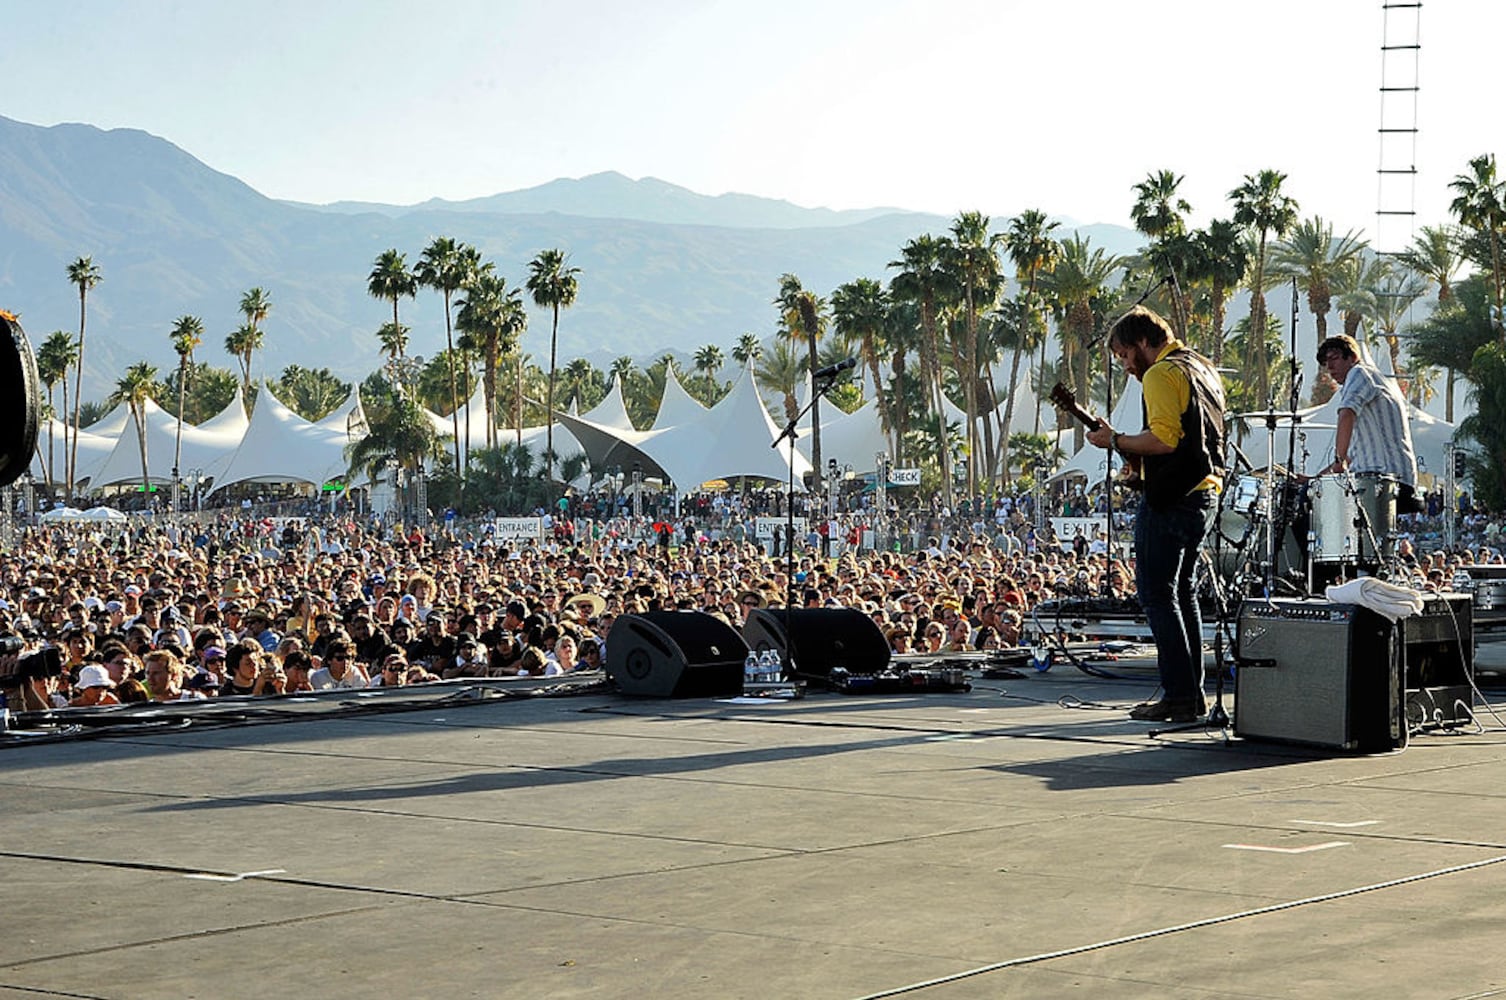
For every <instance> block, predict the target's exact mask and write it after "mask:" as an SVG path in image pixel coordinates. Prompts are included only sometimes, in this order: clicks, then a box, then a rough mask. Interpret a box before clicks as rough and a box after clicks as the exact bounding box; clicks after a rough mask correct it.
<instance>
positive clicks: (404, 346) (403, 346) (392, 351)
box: [377, 323, 410, 358]
mask: <svg viewBox="0 0 1506 1000" xmlns="http://www.w3.org/2000/svg"><path fill="white" fill-rule="evenodd" d="M409 332H410V331H409V329H408V328H407V327H406V326H403V325H402V324H401V323H383V324H382V325H381V326H380V327H378V328H377V343H379V344H381V345H382V353H383V354H385V355H387V357H389V358H400V357H402V356H403V354H404V353H406V352H407V350H408V334H409Z"/></svg>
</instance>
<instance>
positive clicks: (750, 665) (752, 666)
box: [743, 649, 759, 690]
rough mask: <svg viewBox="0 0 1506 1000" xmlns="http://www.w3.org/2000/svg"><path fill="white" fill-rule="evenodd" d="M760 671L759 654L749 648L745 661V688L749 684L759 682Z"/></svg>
mask: <svg viewBox="0 0 1506 1000" xmlns="http://www.w3.org/2000/svg"><path fill="white" fill-rule="evenodd" d="M758 672H759V664H758V654H757V653H755V652H753V651H752V650H751V649H750V650H748V658H747V659H746V660H744V661H743V688H744V690H746V689H747V687H748V686H749V685H751V684H757V683H758Z"/></svg>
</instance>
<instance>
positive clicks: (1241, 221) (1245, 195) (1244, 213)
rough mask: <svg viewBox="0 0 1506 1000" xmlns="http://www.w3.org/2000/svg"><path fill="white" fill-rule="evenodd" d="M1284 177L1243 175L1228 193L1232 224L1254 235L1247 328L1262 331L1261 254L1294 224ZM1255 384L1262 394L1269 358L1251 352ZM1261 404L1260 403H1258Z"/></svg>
mask: <svg viewBox="0 0 1506 1000" xmlns="http://www.w3.org/2000/svg"><path fill="white" fill-rule="evenodd" d="M1285 180H1286V174H1283V173H1281V172H1280V171H1278V170H1262V171H1260V173H1258V174H1246V175H1245V182H1244V183H1243V184H1241V185H1240V186H1239V187H1237V188H1235V189H1234V190H1233V191H1230V192H1229V198H1230V200H1231V201H1233V202H1234V222H1235V223H1236V224H1237V225H1240V226H1243V227H1244V228H1245V229H1247V230H1249V231H1250V232H1252V233H1253V234H1254V235H1255V270H1254V271H1253V272H1252V273H1251V275H1250V329H1252V330H1264V329H1265V328H1266V322H1265V255H1266V241H1267V240H1268V239H1269V238H1270V237H1271V236H1272V235H1274V236H1276V237H1277V238H1280V237H1281V236H1284V235H1286V231H1287V230H1288V229H1290V228H1291V227H1292V225H1293V224H1294V223H1295V222H1296V221H1297V203H1296V202H1295V201H1293V200H1292V199H1291V198H1289V197H1288V196H1287V195H1286V194H1285V193H1283V192H1282V190H1281V185H1282V183H1283V182H1284V181H1285ZM1254 361H1255V365H1256V371H1255V373H1254V380H1255V385H1256V386H1257V387H1259V388H1260V389H1261V390H1262V391H1264V390H1266V389H1267V388H1268V387H1269V386H1270V381H1271V372H1270V358H1269V357H1268V356H1267V355H1266V353H1265V352H1264V351H1256V352H1255V353H1254ZM1262 405H1263V404H1262Z"/></svg>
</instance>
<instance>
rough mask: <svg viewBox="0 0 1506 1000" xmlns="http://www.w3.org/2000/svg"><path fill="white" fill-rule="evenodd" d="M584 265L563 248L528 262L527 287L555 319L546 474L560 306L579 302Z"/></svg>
mask: <svg viewBox="0 0 1506 1000" xmlns="http://www.w3.org/2000/svg"><path fill="white" fill-rule="evenodd" d="M579 274H580V268H578V267H571V266H570V258H569V257H568V256H567V255H566V254H565V252H564V251H563V250H560V249H558V248H555V249H552V250H541V251H539V255H538V256H537V257H535V258H534V259H533V260H531V261H529V262H528V283H527V288H528V292H529V294H530V295H532V296H533V304H534V305H536V306H538V307H539V308H540V309H548V310H549V311H550V314H551V317H552V319H553V322H552V324H551V326H550V328H549V392H548V397H547V399H546V400H545V404H544V405H545V408H546V409H547V410H548V427H547V429H546V430H545V431H544V474H545V475H546V476H548V477H550V478H553V476H554V379H555V374H556V372H555V369H556V366H557V363H558V352H559V339H560V310H561V309H568V308H570V307H571V306H573V305H575V296H576V295H577V294H578V293H579V291H580V279H579V277H578V276H579Z"/></svg>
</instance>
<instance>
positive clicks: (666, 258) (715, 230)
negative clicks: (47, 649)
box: [0, 117, 1143, 399]
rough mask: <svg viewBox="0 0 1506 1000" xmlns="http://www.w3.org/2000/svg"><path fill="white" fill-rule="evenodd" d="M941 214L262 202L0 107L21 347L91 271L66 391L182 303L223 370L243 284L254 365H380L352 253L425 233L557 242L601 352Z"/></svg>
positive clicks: (883, 246)
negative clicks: (258, 303) (260, 327)
mask: <svg viewBox="0 0 1506 1000" xmlns="http://www.w3.org/2000/svg"><path fill="white" fill-rule="evenodd" d="M949 223H950V220H949V219H948V218H946V217H943V216H939V215H928V214H923V213H916V212H906V211H902V210H899V209H887V208H874V209H867V210H859V211H841V212H838V211H832V210H830V209H824V208H805V207H801V206H798V205H793V204H791V203H789V202H785V201H777V200H773V199H767V198H759V197H755V196H752V195H745V194H724V195H720V196H716V197H712V196H707V195H702V194H697V193H695V192H693V191H689V190H687V189H685V188H682V187H677V186H676V185H674V184H671V183H668V182H665V181H662V180H657V179H654V178H644V179H642V180H636V181H635V180H632V179H630V178H627V177H624V176H623V175H621V174H617V173H602V174H595V175H592V176H589V177H584V178H579V179H561V180H556V181H552V182H550V183H547V184H543V185H540V186H538V187H534V188H529V189H526V190H521V191H511V192H505V193H499V194H496V195H492V196H490V197H486V198H477V199H471V200H467V201H443V200H439V199H433V200H430V201H426V202H423V203H421V204H417V205H409V206H396V205H382V204H374V203H356V202H338V203H335V204H331V205H304V204H298V203H293V202H287V201H280V200H276V199H272V198H268V197H266V196H264V195H262V194H260V193H259V192H257V191H255V190H254V189H253V188H251V187H250V186H248V185H247V184H245V183H243V182H242V181H240V180H238V179H236V178H235V177H232V176H229V175H228V174H224V173H221V172H219V171H216V170H213V169H211V168H210V167H208V166H206V165H205V164H204V163H202V162H200V161H199V160H197V159H195V158H194V157H193V156H192V155H190V154H189V153H187V152H185V151H184V150H182V149H180V148H178V147H177V146H175V145H173V144H172V143H171V142H168V141H167V140H165V139H162V138H159V137H156V136H153V135H150V134H148V133H146V132H143V131H140V130H136V129H112V130H108V131H106V130H101V129H98V128H95V127H94V126H91V125H84V124H66V125H56V126H51V127H41V126H36V125H30V124H26V123H23V122H18V121H13V120H10V119H7V118H3V117H0V308H5V309H9V310H10V311H12V312H15V313H17V314H19V315H20V317H21V320H22V323H23V325H24V326H25V328H26V330H27V333H28V335H29V336H30V337H31V339H32V341H33V344H34V345H35V344H37V343H40V342H41V340H43V339H44V338H45V337H46V335H47V334H48V333H49V332H50V331H52V330H56V329H62V330H68V331H75V330H76V329H77V324H78V294H77V290H76V289H75V288H74V286H72V285H70V284H69V283H68V281H67V277H66V274H65V269H66V267H67V265H68V263H69V262H70V261H72V260H74V259H75V258H77V257H80V256H90V257H92V258H93V259H94V262H95V264H96V265H97V266H98V267H99V268H100V271H101V274H102V276H103V280H102V281H101V283H100V284H99V285H98V286H97V287H96V288H95V289H94V290H93V291H91V292H90V293H89V298H88V350H87V355H88V356H87V358H86V359H85V361H86V363H85V373H84V374H85V380H84V381H85V388H84V397H85V398H86V399H92V398H100V397H102V396H103V395H105V394H106V393H108V392H109V391H110V389H111V388H112V387H113V384H114V382H115V379H116V378H118V375H119V372H121V371H122V370H123V369H124V368H125V367H126V366H127V365H129V364H131V363H133V362H135V361H139V360H142V359H145V360H148V361H150V362H152V363H154V364H157V365H158V366H159V367H161V368H163V369H164V370H165V369H166V368H168V367H170V366H171V365H173V364H175V363H176V358H175V356H174V355H173V354H172V350H171V347H170V344H169V339H168V332H169V330H170V329H171V328H172V326H173V322H174V320H175V319H176V318H177V317H179V316H182V315H185V314H192V315H195V316H198V317H200V318H201V319H202V320H203V321H204V326H205V344H204V347H202V348H201V349H200V353H199V358H200V359H201V360H208V361H210V362H211V363H213V364H216V365H223V366H227V367H229V366H233V361H232V359H231V358H230V356H229V355H228V354H227V353H225V351H224V349H223V342H224V338H225V336H226V335H227V334H229V333H230V332H231V331H232V330H234V329H235V328H236V326H238V325H239V324H240V322H241V317H240V314H239V312H238V311H237V305H238V303H239V301H240V296H241V294H242V293H243V292H245V291H246V290H247V289H248V288H251V287H253V286H259V287H261V288H264V289H266V290H267V291H268V292H269V293H270V296H271V301H272V309H271V312H270V314H269V316H268V318H267V320H266V322H265V323H264V330H265V333H266V346H265V349H264V351H263V352H262V353H261V354H260V355H259V356H258V362H257V365H258V370H259V371H265V373H266V374H269V375H275V374H276V373H278V372H280V371H281V370H282V368H283V367H284V366H286V365H288V364H291V363H297V364H301V365H304V366H306V367H328V368H330V369H331V370H333V371H334V372H335V373H336V374H338V375H340V376H341V377H343V378H347V379H359V378H361V377H364V376H365V375H366V374H367V373H368V372H370V371H372V370H373V369H374V368H376V367H377V365H378V364H379V353H378V349H377V342H376V337H375V335H374V334H375V331H376V329H377V328H378V327H379V326H380V325H381V324H382V323H383V322H384V321H386V320H388V319H389V318H390V316H391V307H390V305H389V304H387V303H386V302H385V301H381V300H377V299H373V298H371V297H370V296H369V295H368V294H367V293H366V279H367V275H368V274H369V273H370V270H371V266H372V263H373V261H374V260H375V259H376V257H377V255H378V254H380V253H381V252H382V251H384V250H386V249H388V248H391V247H396V248H397V249H399V250H401V251H403V252H404V253H406V254H407V257H408V261H409V263H410V264H412V263H413V262H414V261H416V260H417V258H418V256H419V254H420V252H421V251H422V250H423V248H424V246H426V245H427V244H428V242H429V241H430V240H431V239H432V238H434V237H435V236H451V237H454V238H455V239H457V240H461V241H464V242H468V243H472V244H474V245H475V246H476V247H478V248H479V249H480V251H481V253H482V254H483V256H484V257H485V258H486V259H488V260H491V261H494V262H495V264H496V267H497V270H498V272H499V273H500V274H501V275H503V277H504V278H506V279H507V281H508V282H509V283H511V284H521V283H522V281H523V280H524V278H525V277H526V275H527V262H528V261H529V260H531V259H532V258H533V257H534V256H535V255H536V254H537V253H538V252H539V251H540V250H543V249H546V248H550V247H559V248H561V249H564V250H565V251H566V252H567V253H568V254H569V255H570V263H571V264H572V265H574V266H576V267H579V268H580V269H581V273H580V278H579V280H580V291H579V295H578V298H577V301H576V304H575V306H574V307H573V308H571V309H569V310H567V311H565V312H563V313H562V315H561V318H560V327H559V353H560V357H561V359H562V360H563V359H568V358H571V357H587V358H589V359H590V360H591V361H592V362H593V363H595V364H597V365H598V366H603V367H604V366H605V365H606V364H608V363H610V361H611V360H612V359H613V358H616V357H619V356H622V355H629V356H632V357H634V358H636V359H639V360H647V359H649V358H652V357H656V356H658V355H660V354H662V353H664V352H665V351H673V352H675V353H678V354H684V353H689V352H693V351H694V350H695V349H697V348H698V347H700V346H702V345H704V344H717V345H718V346H721V347H722V348H723V350H724V351H730V348H731V347H732V345H733V344H734V343H735V342H736V340H737V337H738V336H739V335H740V334H742V333H744V332H752V333H754V334H755V335H757V336H758V337H759V338H760V339H765V338H767V337H768V336H769V335H770V334H772V333H773V332H774V328H775V325H776V323H777V315H776V311H775V308H774V306H773V304H772V300H773V298H774V295H775V294H776V292H777V291H778V287H779V277H780V275H781V274H784V273H786V272H789V273H793V274H796V275H799V277H800V278H801V280H802V282H803V283H804V284H805V286H806V287H808V288H812V289H815V290H817V291H818V292H820V293H822V294H826V293H828V292H830V291H831V289H833V288H835V287H836V286H837V285H839V284H841V283H843V282H846V281H850V280H852V279H854V278H857V277H873V278H878V279H881V280H882V279H884V278H886V277H887V275H888V274H889V273H890V272H889V271H888V269H887V266H886V265H887V264H888V262H889V261H891V260H893V259H895V258H896V257H897V256H898V255H899V249H900V247H901V246H902V245H903V244H904V243H905V242H906V241H907V240H910V239H912V238H913V237H916V236H918V235H921V234H923V233H928V232H929V233H936V234H940V233H942V232H944V231H945V230H946V228H947V226H948V225H949ZM1003 223H1004V219H1003V217H996V225H997V226H1000V227H1002V225H1003ZM1073 228H1076V229H1078V231H1080V232H1082V233H1083V234H1084V235H1087V236H1091V237H1092V239H1093V242H1094V243H1095V245H1099V246H1103V247H1105V248H1106V249H1108V250H1109V251H1111V252H1115V253H1124V252H1128V251H1132V250H1134V249H1135V248H1136V247H1138V246H1139V245H1141V243H1142V242H1143V240H1142V238H1141V237H1140V235H1139V234H1138V233H1135V232H1134V231H1132V230H1129V229H1127V228H1124V227H1121V226H1113V225H1091V226H1073V225H1071V224H1070V222H1069V223H1067V224H1065V225H1064V226H1063V227H1062V229H1063V231H1070V230H1071V229H1073ZM400 308H401V310H402V320H403V322H404V323H405V324H406V325H408V326H410V327H412V330H413V333H412V348H411V349H412V351H413V352H414V353H418V354H430V353H432V352H433V351H434V350H435V349H436V348H437V347H440V346H442V345H443V343H444V333H443V331H444V317H443V309H442V306H441V304H440V298H439V296H438V294H436V293H433V292H431V291H428V290H424V291H421V292H420V294H419V295H418V297H417V299H416V300H413V301H409V300H403V301H402V303H401V305H400ZM548 330H549V319H548V314H547V313H545V312H543V311H542V310H534V309H532V307H531V306H530V328H529V331H528V333H527V334H526V335H525V337H524V350H525V351H527V352H529V353H531V354H532V355H533V356H534V357H535V358H537V359H547V355H548V341H549V337H548Z"/></svg>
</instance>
